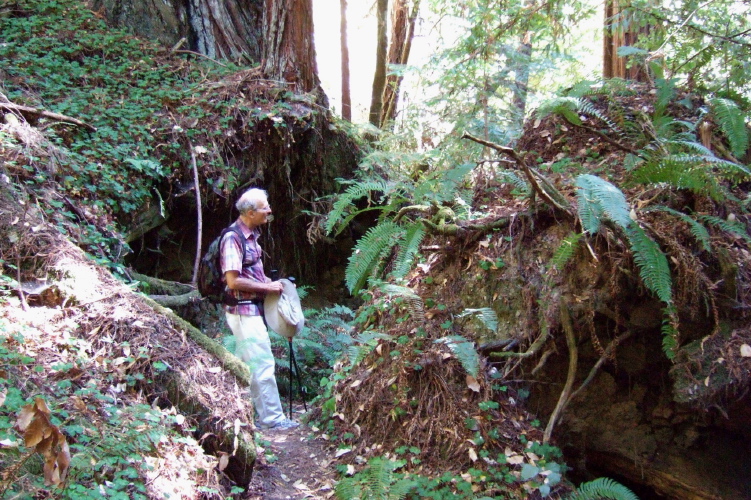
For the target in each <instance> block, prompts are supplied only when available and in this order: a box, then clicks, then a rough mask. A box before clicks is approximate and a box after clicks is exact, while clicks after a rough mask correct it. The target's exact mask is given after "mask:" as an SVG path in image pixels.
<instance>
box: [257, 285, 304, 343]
mask: <svg viewBox="0 0 751 500" xmlns="http://www.w3.org/2000/svg"><path fill="white" fill-rule="evenodd" d="M279 282H280V283H281V284H282V286H284V291H283V292H282V293H281V294H276V293H269V294H266V299H264V301H263V315H264V317H265V318H266V324H267V325H268V326H269V328H271V329H272V330H274V331H275V332H276V333H278V334H279V335H281V336H282V337H286V338H288V339H291V338H292V337H294V336H295V335H297V334H298V333H300V332H301V331H302V327H303V325H305V316H303V313H302V306H301V305H300V297H299V296H298V295H297V287H296V286H295V284H294V283H292V282H291V281H290V280H288V279H280V280H279Z"/></svg>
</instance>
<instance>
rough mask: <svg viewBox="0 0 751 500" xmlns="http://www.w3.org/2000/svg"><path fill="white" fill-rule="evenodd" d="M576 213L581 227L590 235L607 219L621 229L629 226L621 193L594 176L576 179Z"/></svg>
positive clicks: (589, 175)
mask: <svg viewBox="0 0 751 500" xmlns="http://www.w3.org/2000/svg"><path fill="white" fill-rule="evenodd" d="M576 187H577V189H576V194H577V201H578V202H579V207H578V213H579V219H581V221H582V227H584V230H585V231H587V232H588V233H590V234H594V233H596V232H597V231H598V230H599V228H600V222H601V219H602V218H603V217H607V218H608V219H610V220H611V221H613V222H614V223H616V224H618V225H619V226H621V227H622V228H626V227H627V226H628V225H629V224H631V222H632V220H631V216H630V211H629V207H628V203H627V202H626V196H625V195H624V194H623V191H621V190H620V189H618V188H617V187H615V186H614V185H613V184H611V183H609V182H608V181H606V180H605V179H602V178H600V177H597V176H596V175H591V174H584V175H580V176H579V177H577V178H576Z"/></svg>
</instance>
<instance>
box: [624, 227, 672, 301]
mask: <svg viewBox="0 0 751 500" xmlns="http://www.w3.org/2000/svg"><path fill="white" fill-rule="evenodd" d="M625 229H626V236H627V237H628V240H629V243H630V244H631V252H633V254H634V262H636V266H637V267H638V268H639V276H641V279H642V281H643V282H644V285H645V286H646V287H647V288H648V289H649V290H650V291H651V292H652V293H654V294H655V295H657V297H658V298H659V299H660V300H661V301H663V302H664V303H666V304H671V303H672V300H673V283H672V279H671V277H670V267H669V266H668V259H667V258H666V257H665V254H664V253H662V250H660V246H659V245H658V244H657V243H655V241H654V240H653V239H652V238H650V237H649V236H648V235H647V233H645V232H644V230H643V229H642V228H641V227H640V226H639V225H638V224H631V225H630V226H629V227H627V228H625Z"/></svg>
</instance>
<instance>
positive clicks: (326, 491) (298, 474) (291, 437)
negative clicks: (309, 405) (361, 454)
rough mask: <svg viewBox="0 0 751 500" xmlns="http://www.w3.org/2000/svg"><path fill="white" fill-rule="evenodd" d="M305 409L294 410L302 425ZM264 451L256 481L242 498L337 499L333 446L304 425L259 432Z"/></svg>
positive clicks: (277, 499) (294, 416) (256, 471)
mask: <svg viewBox="0 0 751 500" xmlns="http://www.w3.org/2000/svg"><path fill="white" fill-rule="evenodd" d="M302 411H303V409H302V407H300V408H295V411H294V415H293V418H294V420H295V421H298V422H300V420H301V417H302V416H303V413H302ZM256 432H257V433H258V434H260V436H261V440H260V442H261V447H262V448H263V449H262V450H261V449H259V450H258V460H257V461H256V464H255V466H254V470H253V479H252V481H251V483H250V486H249V487H248V490H247V493H246V495H245V496H244V497H243V498H247V499H252V500H297V499H303V498H312V499H328V498H331V497H333V496H334V484H335V483H336V476H337V473H336V471H335V470H334V451H333V448H332V447H331V443H330V442H329V441H328V440H326V439H324V437H321V435H319V434H317V433H315V428H313V427H310V426H308V425H306V424H304V423H301V424H300V426H299V427H296V428H294V429H289V430H283V431H275V430H263V429H258V430H257V431H256Z"/></svg>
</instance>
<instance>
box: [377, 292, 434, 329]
mask: <svg viewBox="0 0 751 500" xmlns="http://www.w3.org/2000/svg"><path fill="white" fill-rule="evenodd" d="M379 288H380V289H381V290H382V291H383V292H384V293H385V294H386V295H388V296H390V297H403V298H404V299H405V300H406V302H407V304H409V312H410V314H411V315H412V317H413V319H416V320H417V321H425V303H424V302H423V301H422V297H420V296H419V295H417V294H416V293H415V291H414V290H412V289H411V288H409V287H406V286H399V285H393V284H390V283H388V284H383V285H381V286H380V287H379Z"/></svg>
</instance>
